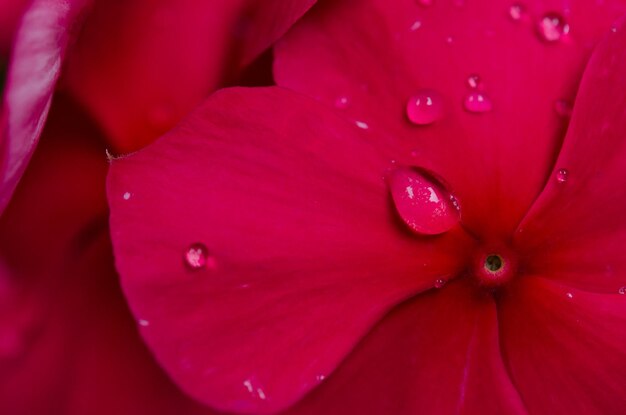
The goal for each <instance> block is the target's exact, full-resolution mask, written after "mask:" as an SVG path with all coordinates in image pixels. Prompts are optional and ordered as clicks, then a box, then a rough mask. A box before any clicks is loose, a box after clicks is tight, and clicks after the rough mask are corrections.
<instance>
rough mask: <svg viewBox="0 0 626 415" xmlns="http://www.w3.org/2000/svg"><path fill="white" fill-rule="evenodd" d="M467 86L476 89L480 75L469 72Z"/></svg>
mask: <svg viewBox="0 0 626 415" xmlns="http://www.w3.org/2000/svg"><path fill="white" fill-rule="evenodd" d="M467 86H469V87H470V88H472V89H476V88H478V87H479V86H480V76H478V75H476V74H471V75H470V76H468V77H467Z"/></svg>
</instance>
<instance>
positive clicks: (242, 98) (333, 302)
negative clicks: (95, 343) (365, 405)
mask: <svg viewBox="0 0 626 415" xmlns="http://www.w3.org/2000/svg"><path fill="white" fill-rule="evenodd" d="M368 135H369V134H368V133H367V132H364V131H362V130H361V129H359V128H357V127H356V126H354V125H351V124H349V123H346V122H345V121H344V120H342V119H341V118H339V117H336V116H335V115H334V114H332V112H331V111H328V110H327V109H325V108H324V107H323V106H321V105H319V104H318V103H316V102H315V101H313V100H309V99H307V98H306V97H302V96H300V95H298V94H294V93H291V92H289V91H285V90H281V89H280V88H255V89H243V88H242V89H231V90H225V91H223V92H218V93H216V94H215V95H214V96H213V97H212V98H210V99H209V100H208V101H207V103H206V104H205V105H203V106H202V107H201V109H200V110H199V111H197V112H196V113H195V114H193V115H192V116H191V117H190V118H189V119H188V120H187V121H185V122H184V123H182V124H181V125H180V126H179V127H177V128H176V129H175V130H173V131H172V132H170V133H169V134H168V135H166V136H164V137H163V138H162V139H161V140H159V141H157V142H156V143H155V144H154V145H152V146H150V147H148V148H146V149H144V150H143V151H141V152H139V153H136V154H134V155H132V156H129V157H127V158H121V159H117V160H114V161H113V163H112V165H111V170H110V175H109V182H108V197H109V203H110V206H111V226H112V235H113V244H114V248H115V253H116V261H117V266H118V270H119V271H120V274H121V276H122V282H123V285H124V288H125V292H126V295H127V298H128V300H129V303H130V304H131V308H132V309H133V312H134V313H135V315H136V316H137V317H138V318H142V319H145V320H147V321H150V325H149V327H145V329H144V330H143V335H144V338H145V339H146V341H147V343H148V344H149V345H150V347H151V348H152V350H153V351H154V353H155V355H156V356H157V359H158V360H159V361H160V362H161V364H162V365H163V366H164V367H165V369H166V370H167V371H168V372H169V374H170V375H171V376H172V378H173V379H174V380H175V381H176V382H177V383H178V384H179V385H180V386H181V388H183V390H185V391H186V392H188V393H189V394H191V395H192V396H194V397H195V398H196V399H198V400H200V401H202V402H204V403H207V404H210V405H213V406H215V407H218V408H220V409H226V410H232V411H240V412H255V413H268V412H275V411H277V410H280V409H283V408H285V407H287V406H289V405H291V404H293V403H294V402H295V401H296V400H298V399H299V398H300V397H301V396H303V394H305V393H306V392H307V391H309V390H310V389H312V388H313V387H314V386H315V385H316V384H317V383H318V380H317V379H318V378H319V376H320V375H324V376H325V375H328V374H329V373H330V372H332V371H333V370H334V369H335V367H336V366H337V365H338V364H339V362H340V361H341V360H342V358H343V357H344V356H345V355H346V354H347V353H348V352H349V351H350V350H351V348H352V347H353V346H354V344H355V343H356V342H357V341H358V340H359V338H360V337H361V336H362V335H364V334H365V332H366V331H367V330H368V329H369V328H370V327H371V326H372V325H373V324H374V323H375V322H376V321H377V320H378V319H379V318H380V317H381V315H383V314H384V313H385V312H386V311H387V310H388V309H389V308H390V307H392V306H394V305H395V304H397V303H398V302H399V301H401V300H403V299H405V298H407V297H408V296H411V295H413V294H415V293H417V292H420V291H423V290H425V289H427V288H429V287H432V286H434V285H435V284H436V280H437V279H438V278H441V277H448V276H449V275H451V274H453V273H454V272H455V271H458V270H459V267H460V265H461V263H462V261H463V258H464V256H465V255H466V252H467V249H464V248H467V246H466V242H467V241H466V239H463V237H462V236H459V235H452V232H450V233H448V234H445V235H442V236H440V237H438V238H419V237H416V236H414V235H412V234H411V233H410V232H409V231H408V230H407V229H405V228H404V227H403V226H402V224H401V223H398V222H399V219H398V218H397V216H396V215H395V212H394V211H393V206H392V204H391V200H390V196H389V192H388V190H387V188H386V184H385V181H384V179H383V175H384V172H385V168H386V167H387V165H388V160H389V159H388V158H386V157H385V154H384V152H380V151H379V148H378V147H376V146H375V145H374V144H372V143H375V142H376V138H375V137H372V139H371V140H369V137H368ZM184 254H185V255H184Z"/></svg>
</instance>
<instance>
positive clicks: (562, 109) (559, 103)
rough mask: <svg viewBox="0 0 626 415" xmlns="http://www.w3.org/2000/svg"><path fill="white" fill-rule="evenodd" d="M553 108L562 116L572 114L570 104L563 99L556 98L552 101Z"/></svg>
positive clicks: (565, 116)
mask: <svg viewBox="0 0 626 415" xmlns="http://www.w3.org/2000/svg"><path fill="white" fill-rule="evenodd" d="M554 110H555V111H556V113H557V114H558V115H559V116H560V117H563V118H568V117H570V116H571V115H572V105H571V104H570V103H569V102H567V101H565V100H564V99H558V100H556V101H555V102H554Z"/></svg>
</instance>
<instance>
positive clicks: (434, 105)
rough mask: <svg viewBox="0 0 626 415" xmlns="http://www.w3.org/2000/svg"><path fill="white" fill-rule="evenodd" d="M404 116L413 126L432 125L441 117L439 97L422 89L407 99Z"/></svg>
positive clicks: (441, 110)
mask: <svg viewBox="0 0 626 415" xmlns="http://www.w3.org/2000/svg"><path fill="white" fill-rule="evenodd" d="M406 114H407V117H409V120H410V121H411V122H412V123H413V124H417V125H428V124H432V123H434V122H435V121H437V120H438V119H440V118H441V116H442V115H443V103H442V100H441V96H440V95H439V94H438V93H437V92H435V91H433V90H430V89H422V90H420V91H418V92H417V93H416V94H415V95H413V96H412V97H411V98H409V102H407V104H406Z"/></svg>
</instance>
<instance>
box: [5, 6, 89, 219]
mask: <svg viewBox="0 0 626 415" xmlns="http://www.w3.org/2000/svg"><path fill="white" fill-rule="evenodd" d="M89 2H90V0H71V1H61V0H35V1H34V2H33V3H32V5H31V6H30V8H29V9H28V10H27V11H26V14H25V15H24V17H23V21H22V25H21V27H20V30H19V31H18V33H17V35H16V41H15V45H14V48H13V56H12V58H11V63H10V67H9V74H8V79H7V85H6V90H5V91H4V93H5V95H4V103H3V107H2V111H3V114H2V116H1V117H0V120H1V121H2V125H0V213H2V211H3V210H4V208H5V207H6V205H7V203H8V202H9V199H10V198H11V195H12V194H13V191H14V190H15V186H17V183H18V181H19V180H20V177H21V176H22V174H23V173H24V170H25V169H26V165H27V164H28V160H30V157H31V155H32V153H33V151H34V149H35V147H36V145H37V142H38V140H39V135H40V134H41V129H42V127H43V124H44V123H45V120H46V117H47V115H48V109H49V107H50V102H51V99H52V93H53V91H54V87H55V85H56V81H57V79H58V76H59V71H60V69H61V63H62V61H63V57H64V55H65V49H66V47H67V44H68V42H69V41H70V37H71V36H70V31H71V30H73V29H75V27H74V26H75V23H76V21H77V20H78V16H79V15H80V13H81V12H82V11H83V10H84V9H85V7H86V6H87V4H88V3H89Z"/></svg>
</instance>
